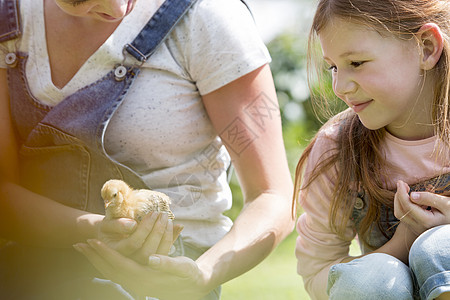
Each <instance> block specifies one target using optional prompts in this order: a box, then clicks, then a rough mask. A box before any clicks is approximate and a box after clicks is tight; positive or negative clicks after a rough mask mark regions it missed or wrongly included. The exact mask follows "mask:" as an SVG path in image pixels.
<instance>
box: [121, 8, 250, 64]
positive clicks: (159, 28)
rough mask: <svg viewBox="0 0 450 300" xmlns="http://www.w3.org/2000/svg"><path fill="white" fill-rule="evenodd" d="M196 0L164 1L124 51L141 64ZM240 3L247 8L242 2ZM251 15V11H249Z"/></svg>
mask: <svg viewBox="0 0 450 300" xmlns="http://www.w3.org/2000/svg"><path fill="white" fill-rule="evenodd" d="M196 1H197V0H166V1H165V2H164V3H163V4H162V5H161V6H160V7H159V9H158V10H157V11H156V13H155V14H154V15H153V16H152V17H151V19H150V20H149V21H148V23H147V24H146V25H145V26H144V28H143V29H142V30H141V32H140V33H139V34H138V35H137V37H136V38H135V39H134V41H133V42H132V43H131V44H126V45H125V47H124V49H125V50H126V51H127V52H128V53H129V54H131V55H132V56H133V57H134V58H136V59H137V60H138V61H140V62H141V63H144V62H145V61H147V59H148V58H149V57H150V56H151V55H152V54H153V52H154V51H155V50H156V48H157V47H158V45H159V44H161V43H162V41H164V39H165V38H166V37H167V36H168V35H169V33H170V32H171V31H172V29H173V28H174V27H175V25H176V24H177V23H178V21H179V20H180V19H181V18H182V17H183V16H184V15H185V14H186V12H187V11H188V10H189V8H190V7H191V6H192V5H193V4H194V3H195V2H196ZM241 2H242V3H243V4H244V5H245V6H246V7H247V8H248V10H249V11H250V8H249V7H248V5H247V3H245V1H244V0H241ZM250 13H251V11H250Z"/></svg>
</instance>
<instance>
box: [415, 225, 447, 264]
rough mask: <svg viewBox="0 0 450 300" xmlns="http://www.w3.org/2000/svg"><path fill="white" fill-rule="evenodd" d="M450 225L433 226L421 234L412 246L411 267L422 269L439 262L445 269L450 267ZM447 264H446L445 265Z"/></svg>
mask: <svg viewBox="0 0 450 300" xmlns="http://www.w3.org/2000/svg"><path fill="white" fill-rule="evenodd" d="M449 236H450V225H442V226H438V227H434V228H431V229H429V230H427V231H425V232H424V233H423V234H422V235H420V236H419V237H418V238H417V239H416V241H415V242H414V244H413V245H412V247H411V250H410V253H409V264H410V266H411V268H412V269H413V270H414V269H417V270H419V269H421V268H422V267H424V266H427V267H429V266H430V265H432V264H439V265H440V266H442V267H443V268H444V269H445V268H447V269H448V268H449V267H450V261H449V262H447V261H448V259H447V258H448V254H449V253H448V252H445V253H443V250H445V251H448V250H446V249H450V239H449V238H448V237H449ZM445 265H446V266H445Z"/></svg>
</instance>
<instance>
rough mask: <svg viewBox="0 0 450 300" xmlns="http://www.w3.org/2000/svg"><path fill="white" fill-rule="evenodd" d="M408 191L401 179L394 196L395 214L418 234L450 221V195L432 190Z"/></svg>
mask: <svg viewBox="0 0 450 300" xmlns="http://www.w3.org/2000/svg"><path fill="white" fill-rule="evenodd" d="M408 193H409V187H408V185H407V184H406V183H405V182H403V181H401V180H400V181H399V182H398V183H397V193H396V194H395V198H394V214H395V216H396V217H397V218H398V219H399V220H400V221H401V222H403V223H405V224H406V225H408V228H410V230H411V231H412V232H414V233H415V234H416V235H417V236H418V235H420V234H421V233H423V232H424V231H426V230H427V229H430V228H433V227H436V226H439V225H443V224H449V223H450V197H446V196H442V195H438V194H434V193H430V192H412V193H411V195H409V194H408Z"/></svg>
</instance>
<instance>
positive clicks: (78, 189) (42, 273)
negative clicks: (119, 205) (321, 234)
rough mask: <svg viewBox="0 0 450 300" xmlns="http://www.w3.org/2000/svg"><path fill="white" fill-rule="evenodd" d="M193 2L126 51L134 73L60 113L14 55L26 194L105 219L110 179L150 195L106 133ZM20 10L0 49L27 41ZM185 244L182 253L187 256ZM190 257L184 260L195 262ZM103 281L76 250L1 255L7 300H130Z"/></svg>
mask: <svg viewBox="0 0 450 300" xmlns="http://www.w3.org/2000/svg"><path fill="white" fill-rule="evenodd" d="M194 2H195V0H166V1H165V2H164V3H163V4H162V6H161V7H160V8H159V9H158V11H157V12H156V13H155V14H154V16H153V17H152V18H151V19H150V20H149V22H148V23H147V25H146V26H145V27H144V28H143V30H142V31H141V32H140V33H139V35H138V36H137V37H136V38H135V40H134V41H133V42H132V43H131V44H127V45H125V47H124V61H125V57H126V56H129V55H131V56H133V58H129V59H127V61H133V63H132V64H131V65H122V64H118V65H117V67H116V68H115V69H114V70H111V71H110V72H109V73H108V74H107V75H106V76H104V77H103V78H101V79H100V80H98V81H96V82H94V83H92V84H91V85H89V86H86V87H84V88H82V89H80V90H79V91H77V92H76V93H74V94H72V95H71V96H69V97H67V98H66V99H64V100H63V101H62V102H61V103H59V104H58V105H56V106H55V107H49V106H46V105H42V104H40V103H39V101H37V100H36V99H35V98H34V97H33V95H31V94H30V92H29V89H28V85H27V80H26V76H25V68H26V61H27V53H20V52H16V53H9V54H8V55H7V57H6V61H7V64H8V70H7V72H8V84H9V91H10V105H11V115H12V118H13V122H14V126H15V128H16V131H17V136H18V139H19V144H20V145H19V146H20V154H19V155H20V175H21V184H22V185H23V186H24V187H26V188H27V189H29V190H31V191H33V192H35V193H37V194H40V195H44V196H46V197H48V198H50V199H52V200H56V201H58V202H60V203H62V204H64V205H67V206H70V207H73V208H76V209H80V210H85V211H89V212H93V213H100V214H103V213H104V204H103V200H102V199H101V197H100V189H101V187H102V185H103V183H104V182H105V181H107V180H108V179H111V178H120V179H123V180H125V181H126V182H129V183H130V184H131V185H132V186H134V187H136V188H145V187H146V186H145V184H144V183H143V182H142V180H141V179H140V178H139V176H138V175H137V174H135V173H134V172H133V171H132V170H130V169H128V168H127V167H125V166H123V165H121V164H119V163H117V162H115V161H113V160H112V159H111V158H110V157H109V156H108V154H107V153H106V152H105V148H104V134H105V130H106V127H107V126H108V122H109V120H110V119H111V117H112V115H113V114H114V112H115V111H116V110H117V108H118V107H119V106H120V104H121V103H122V101H123V99H124V98H125V96H126V94H127V92H128V89H129V88H130V86H131V85H132V84H133V81H134V79H135V78H136V76H137V75H138V74H139V71H140V69H139V67H140V65H141V64H142V63H143V62H144V61H146V60H147V59H148V58H149V57H150V56H151V54H152V53H153V52H154V50H155V49H156V48H157V46H158V45H159V44H160V42H161V41H162V40H163V39H164V38H165V37H166V36H167V35H168V34H169V32H170V31H171V30H172V28H173V27H174V26H175V25H176V23H177V22H178V20H179V19H180V18H181V17H182V16H183V15H184V13H185V12H186V11H187V10H188V9H189V7H191V5H192V4H193V3H194ZM16 6H17V2H16V0H0V14H1V20H2V21H1V22H0V42H2V41H7V40H10V39H14V38H17V37H18V36H19V35H20V26H19V18H18V16H19V13H18V10H17V9H16V8H17V7H16ZM3 20H5V21H3ZM61 234H62V235H63V234H64V232H61ZM180 243H181V242H178V246H179V248H183V246H182V244H181V245H180ZM177 251H180V249H177ZM188 252H189V251H188ZM188 252H181V253H182V254H185V255H188V256H189V254H188ZM181 253H178V254H181ZM194 255H197V256H198V255H199V254H198V253H196V254H194ZM96 276H100V275H99V274H98V273H97V271H96V270H95V269H94V268H93V267H92V266H91V265H90V263H88V261H87V259H86V258H85V257H82V255H80V254H79V253H76V251H75V250H73V249H54V248H46V249H43V248H36V247H26V246H23V245H19V244H17V243H12V242H9V243H8V246H7V247H3V249H1V251H0V295H1V298H4V299H129V298H130V297H129V295H128V294H127V293H126V292H124V291H123V289H122V288H121V287H120V286H118V285H115V284H113V283H111V282H109V281H103V280H100V279H98V278H95V277H96ZM215 294H217V291H216V292H215Z"/></svg>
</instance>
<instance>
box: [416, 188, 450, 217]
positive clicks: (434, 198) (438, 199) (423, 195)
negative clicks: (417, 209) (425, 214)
mask: <svg viewBox="0 0 450 300" xmlns="http://www.w3.org/2000/svg"><path fill="white" fill-rule="evenodd" d="M410 198H411V201H412V202H413V203H415V204H417V205H422V206H425V207H428V206H429V207H430V208H435V209H437V210H439V211H440V212H443V213H444V212H446V211H448V210H449V207H450V197H446V196H442V195H438V194H434V193H430V192H412V193H411V196H410Z"/></svg>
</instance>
